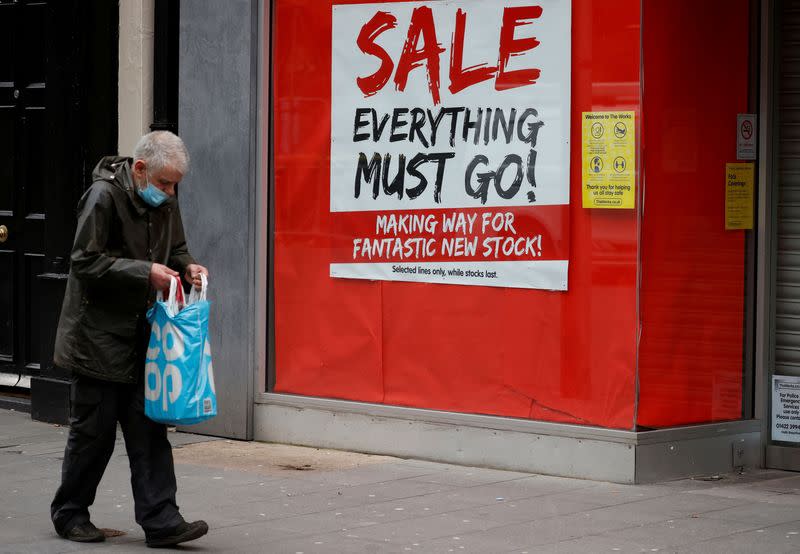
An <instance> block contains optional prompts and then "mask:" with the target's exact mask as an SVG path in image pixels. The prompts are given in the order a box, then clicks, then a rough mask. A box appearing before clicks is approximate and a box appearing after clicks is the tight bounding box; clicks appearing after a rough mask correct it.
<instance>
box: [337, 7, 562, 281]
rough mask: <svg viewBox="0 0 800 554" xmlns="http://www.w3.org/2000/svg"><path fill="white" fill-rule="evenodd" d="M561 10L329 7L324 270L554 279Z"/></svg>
mask: <svg viewBox="0 0 800 554" xmlns="http://www.w3.org/2000/svg"><path fill="white" fill-rule="evenodd" d="M570 8H571V6H570V2H565V1H563V0H545V1H543V2H540V3H538V4H537V5H531V4H530V2H528V1H526V0H515V1H508V2H503V3H494V2H482V1H479V0H464V1H460V2H433V3H431V2H403V3H400V4H394V5H392V6H391V8H390V9H388V8H387V5H386V4H385V3H367V4H352V5H334V6H333V8H332V33H331V37H332V43H331V146H330V159H331V164H330V200H331V204H330V208H331V212H332V214H333V215H332V221H333V224H334V226H335V231H336V232H335V233H334V236H335V237H336V239H335V241H334V243H333V244H332V253H331V254H332V261H331V266H330V274H331V276H332V277H348V278H359V279H382V280H395V281H417V282H434V283H445V284H462V285H486V286H495V287H519V288H543V289H550V290H566V289H567V269H568V256H569V241H568V236H569V209H568V207H569V201H570V198H569V163H568V160H569V128H570V63H569V62H570V45H571V38H570V34H571V33H570V31H571V9H570Z"/></svg>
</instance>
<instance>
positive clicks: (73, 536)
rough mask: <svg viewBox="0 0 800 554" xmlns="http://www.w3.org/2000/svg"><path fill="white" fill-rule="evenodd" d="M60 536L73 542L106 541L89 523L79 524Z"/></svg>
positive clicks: (101, 533)
mask: <svg viewBox="0 0 800 554" xmlns="http://www.w3.org/2000/svg"><path fill="white" fill-rule="evenodd" d="M61 536H62V537H64V538H65V539H69V540H71V541H75V542H103V541H104V540H106V536H105V535H104V534H103V532H102V531H101V530H100V529H98V528H97V527H95V526H94V524H93V523H92V522H91V521H87V522H86V523H79V524H77V525H76V526H74V527H73V528H72V529H70V530H69V531H67V532H66V533H64V534H62V535H61Z"/></svg>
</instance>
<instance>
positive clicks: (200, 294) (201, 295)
mask: <svg viewBox="0 0 800 554" xmlns="http://www.w3.org/2000/svg"><path fill="white" fill-rule="evenodd" d="M200 283H201V284H200V290H198V289H197V287H192V290H191V291H189V300H188V301H187V302H186V305H187V306H188V305H189V304H194V303H195V302H200V301H204V300H206V299H207V298H208V277H206V274H205V273H201V274H200Z"/></svg>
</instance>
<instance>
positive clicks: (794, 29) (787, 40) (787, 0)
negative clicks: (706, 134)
mask: <svg viewBox="0 0 800 554" xmlns="http://www.w3.org/2000/svg"><path fill="white" fill-rule="evenodd" d="M781 4H782V6H781V10H780V12H781V13H780V14H779V18H778V21H779V23H778V25H780V33H781V34H780V37H781V38H780V45H779V52H777V54H778V56H779V62H778V63H779V76H778V79H779V81H778V108H779V114H780V115H779V117H778V122H779V130H778V131H779V141H778V143H779V152H778V252H777V274H776V279H777V283H776V289H775V358H774V359H775V373H777V374H781V375H798V376H800V1H797V0H784V2H782V3H781Z"/></svg>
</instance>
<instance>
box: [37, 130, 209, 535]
mask: <svg viewBox="0 0 800 554" xmlns="http://www.w3.org/2000/svg"><path fill="white" fill-rule="evenodd" d="M188 165H189V156H188V153H187V152H186V147H185V146H184V144H183V141H181V139H180V138H178V137H177V136H175V135H173V134H172V133H169V132H166V131H157V132H153V133H149V134H147V135H145V136H143V137H142V138H141V139H140V140H139V143H138V144H137V145H136V149H135V151H134V156H133V159H130V158H122V157H106V158H103V159H102V160H100V162H99V163H98V164H97V167H95V169H94V173H93V180H94V183H93V184H92V186H91V187H90V188H89V189H88V190H87V191H86V193H85V194H84V195H83V197H82V198H81V200H80V203H79V204H78V227H77V231H76V233H75V243H74V246H73V249H72V255H71V262H72V263H71V267H70V273H69V280H68V282H67V290H66V295H65V297H64V304H63V306H62V309H61V319H60V320H59V324H58V332H57V336H56V346H55V362H56V364H57V365H59V366H61V367H63V368H66V369H69V370H71V371H72V372H73V380H72V385H71V391H70V432H69V438H68V440H67V446H66V451H65V453H64V465H63V468H62V476H61V486H60V487H59V489H58V491H57V492H56V496H55V499H54V500H53V503H52V506H51V514H52V519H53V524H54V525H55V528H56V531H57V532H58V534H59V535H61V536H62V537H64V538H67V539H69V540H73V541H78V542H99V541H102V540H104V539H105V536H104V534H103V532H102V531H100V530H98V529H97V527H95V526H94V525H93V524H92V523H91V521H90V519H89V506H91V505H92V503H93V502H94V498H95V492H96V491H97V486H98V484H99V483H100V479H101V478H102V476H103V472H104V471H105V468H106V465H107V464H108V460H109V458H110V457H111V453H112V451H113V450H114V441H115V439H116V430H117V423H119V424H120V426H121V427H122V433H123V435H124V438H125V448H126V450H127V452H128V458H129V459H130V467H131V485H132V488H133V498H134V503H135V513H136V522H137V523H138V524H139V525H141V526H142V528H143V529H144V531H145V537H146V541H147V545H148V546H151V547H158V546H172V545H175V544H178V543H181V542H185V541H189V540H193V539H196V538H198V537H201V536H203V535H204V534H206V533H207V532H208V525H206V523H205V522H204V521H195V522H193V523H187V522H186V521H184V519H183V517H181V514H180V512H179V511H178V506H177V504H176V501H175V493H176V488H177V486H176V483H175V469H174V466H173V461H172V449H171V446H170V443H169V441H168V440H167V429H166V427H165V426H164V425H161V424H159V423H156V422H154V421H152V420H150V419H148V418H147V417H146V416H145V415H144V399H143V394H144V383H143V377H144V364H145V351H146V348H147V340H148V333H149V328H148V325H147V321H146V317H145V314H146V311H147V309H148V307H149V306H151V305H152V304H153V301H154V299H155V294H156V291H157V290H159V289H164V288H167V287H169V282H170V279H171V278H172V277H173V276H182V277H183V278H184V279H185V280H186V281H187V282H189V283H192V284H194V285H197V286H199V285H200V280H201V277H200V274H201V273H203V274H206V275H208V271H207V270H206V268H205V267H203V266H201V265H198V264H197V263H195V261H194V259H193V258H192V257H191V255H190V254H189V250H188V248H187V247H186V239H185V238H184V232H183V223H182V221H181V214H180V210H179V209H178V202H177V199H176V198H175V187H176V186H177V184H178V183H179V182H180V180H181V178H182V177H183V175H185V174H186V171H187V169H188Z"/></svg>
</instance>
